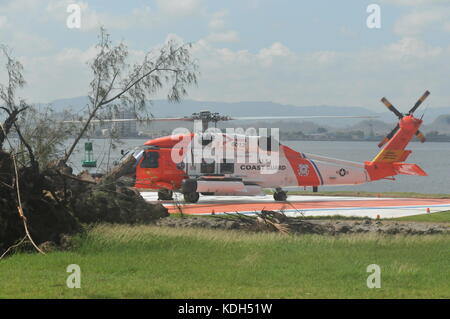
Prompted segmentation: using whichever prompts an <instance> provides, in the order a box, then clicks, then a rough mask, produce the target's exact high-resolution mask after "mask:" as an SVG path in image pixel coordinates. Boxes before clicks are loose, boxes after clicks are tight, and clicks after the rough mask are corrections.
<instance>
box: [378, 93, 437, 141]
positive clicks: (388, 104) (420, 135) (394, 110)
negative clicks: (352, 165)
mask: <svg viewBox="0 0 450 319" xmlns="http://www.w3.org/2000/svg"><path fill="white" fill-rule="evenodd" d="M429 95H430V92H429V91H428V90H427V91H425V93H424V94H423V95H422V96H421V97H420V98H419V100H417V102H416V104H414V106H413V107H412V108H411V109H410V110H409V112H408V113H406V114H403V113H401V112H400V111H399V110H398V109H397V108H396V107H395V106H394V105H392V103H391V102H389V101H388V99H386V98H385V97H383V98H382V99H381V102H382V103H383V104H384V105H386V107H387V108H388V110H389V111H391V112H392V113H394V114H395V115H396V116H397V117H398V119H399V120H401V119H402V118H403V117H404V116H411V115H413V114H414V112H415V111H416V110H417V108H418V107H419V106H420V105H421V104H422V103H423V101H425V99H426V98H427V97H428V96H429ZM399 128H400V125H399V124H397V125H396V126H395V127H394V129H393V130H392V131H390V132H389V134H387V135H386V137H385V138H384V139H383V140H382V141H381V142H380V143H379V144H378V147H383V145H385V144H386V143H387V142H389V140H390V139H391V138H392V137H393V136H394V135H395V133H397V131H398V130H399ZM416 137H417V139H418V140H419V141H420V142H421V143H423V142H425V140H426V139H425V136H424V135H423V133H422V132H420V131H417V132H416Z"/></svg>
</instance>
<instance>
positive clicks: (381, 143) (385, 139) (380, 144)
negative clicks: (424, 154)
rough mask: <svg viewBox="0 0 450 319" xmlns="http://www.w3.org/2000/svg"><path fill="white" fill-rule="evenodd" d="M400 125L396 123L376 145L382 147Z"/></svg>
mask: <svg viewBox="0 0 450 319" xmlns="http://www.w3.org/2000/svg"><path fill="white" fill-rule="evenodd" d="M399 128H400V125H399V124H397V125H396V126H395V127H394V128H393V129H392V131H390V132H389V134H388V135H386V137H385V138H384V139H383V140H382V141H381V142H380V143H379V144H378V147H382V146H383V145H384V144H386V143H387V142H388V141H389V140H390V139H391V138H392V137H393V136H394V134H395V133H397V131H398V130H399Z"/></svg>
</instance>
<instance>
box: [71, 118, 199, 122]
mask: <svg viewBox="0 0 450 319" xmlns="http://www.w3.org/2000/svg"><path fill="white" fill-rule="evenodd" d="M153 121H156V122H172V121H173V122H175V121H193V119H192V118H188V117H172V118H171V117H167V118H164V117H162V118H150V119H105V120H91V123H111V122H113V123H114V122H119V123H120V122H153ZM85 122H86V120H69V121H63V123H85Z"/></svg>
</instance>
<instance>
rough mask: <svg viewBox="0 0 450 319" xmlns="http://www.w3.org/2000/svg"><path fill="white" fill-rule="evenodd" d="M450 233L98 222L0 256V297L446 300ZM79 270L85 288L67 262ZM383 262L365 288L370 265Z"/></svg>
mask: <svg viewBox="0 0 450 319" xmlns="http://www.w3.org/2000/svg"><path fill="white" fill-rule="evenodd" d="M449 247H450V236H448V235H430V236H422V237H417V236H408V237H405V236H403V237H401V236H400V237H399V236H395V237H394V236H393V237H379V236H376V235H353V236H344V237H325V236H315V235H308V236H295V237H294V236H286V235H279V234H248V233H243V232H231V231H228V232H226V231H218V230H199V229H173V228H158V227H155V226H134V227H132V226H111V225H99V226H97V227H95V228H93V229H91V230H90V231H89V232H88V233H87V235H86V236H85V237H84V238H78V239H77V245H76V248H74V249H73V250H72V251H70V252H67V251H66V252H53V253H49V254H48V255H46V256H43V255H38V254H26V253H21V254H17V255H14V256H12V257H9V258H7V259H4V260H1V261H0V297H2V298H450V285H449V278H450V258H449ZM69 264H78V265H80V267H81V272H82V273H81V289H69V288H67V287H66V279H67V276H68V275H69V274H68V273H66V267H67V266H68V265H69ZM369 264H378V265H379V266H380V267H381V271H382V274H381V280H382V281H381V285H382V286H381V288H380V289H369V288H367V286H366V280H367V277H368V275H369V273H367V272H366V267H367V266H368V265H369Z"/></svg>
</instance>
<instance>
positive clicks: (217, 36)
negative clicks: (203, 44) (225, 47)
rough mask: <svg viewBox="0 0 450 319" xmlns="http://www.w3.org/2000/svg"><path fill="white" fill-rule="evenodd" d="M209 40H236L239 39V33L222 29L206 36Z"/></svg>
mask: <svg viewBox="0 0 450 319" xmlns="http://www.w3.org/2000/svg"><path fill="white" fill-rule="evenodd" d="M206 40H207V41H209V42H225V43H226V42H237V41H239V35H238V33H237V32H236V31H233V30H230V31H224V32H214V33H211V34H210V35H208V36H207V37H206Z"/></svg>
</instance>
